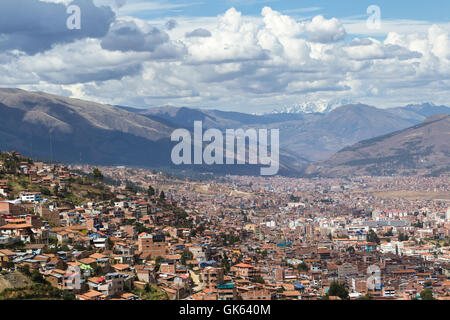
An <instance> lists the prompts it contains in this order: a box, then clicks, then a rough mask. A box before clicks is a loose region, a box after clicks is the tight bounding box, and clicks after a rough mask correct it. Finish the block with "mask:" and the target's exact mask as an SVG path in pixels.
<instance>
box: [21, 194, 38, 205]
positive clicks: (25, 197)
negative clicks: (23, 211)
mask: <svg viewBox="0 0 450 320" xmlns="http://www.w3.org/2000/svg"><path fill="white" fill-rule="evenodd" d="M20 200H21V201H23V202H34V203H38V202H41V201H42V196H41V193H40V192H22V193H21V194H20Z"/></svg>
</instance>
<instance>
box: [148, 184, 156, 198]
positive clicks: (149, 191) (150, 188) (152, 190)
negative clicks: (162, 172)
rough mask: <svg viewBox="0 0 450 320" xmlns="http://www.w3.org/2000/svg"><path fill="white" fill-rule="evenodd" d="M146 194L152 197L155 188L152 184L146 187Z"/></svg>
mask: <svg viewBox="0 0 450 320" xmlns="http://www.w3.org/2000/svg"><path fill="white" fill-rule="evenodd" d="M147 194H148V196H149V197H153V196H154V195H155V189H153V187H152V186H149V187H148V189H147Z"/></svg>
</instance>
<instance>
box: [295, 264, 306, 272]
mask: <svg viewBox="0 0 450 320" xmlns="http://www.w3.org/2000/svg"><path fill="white" fill-rule="evenodd" d="M297 270H298V271H299V272H307V271H308V265H307V264H306V263H304V262H302V263H299V264H298V265H297Z"/></svg>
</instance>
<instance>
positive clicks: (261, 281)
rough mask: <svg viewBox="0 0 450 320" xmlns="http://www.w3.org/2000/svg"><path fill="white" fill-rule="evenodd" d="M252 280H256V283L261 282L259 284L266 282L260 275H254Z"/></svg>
mask: <svg viewBox="0 0 450 320" xmlns="http://www.w3.org/2000/svg"><path fill="white" fill-rule="evenodd" d="M253 282H256V283H261V284H265V283H266V281H264V279H263V277H261V276H259V275H258V276H255V277H254V278H253Z"/></svg>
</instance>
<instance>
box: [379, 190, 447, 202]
mask: <svg viewBox="0 0 450 320" xmlns="http://www.w3.org/2000/svg"><path fill="white" fill-rule="evenodd" d="M372 194H373V195H374V196H376V197H380V198H402V199H406V200H449V201H450V192H426V191H406V190H400V191H382V192H372Z"/></svg>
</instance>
